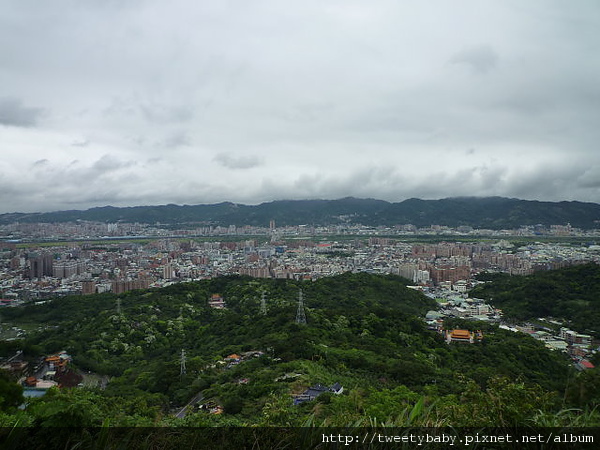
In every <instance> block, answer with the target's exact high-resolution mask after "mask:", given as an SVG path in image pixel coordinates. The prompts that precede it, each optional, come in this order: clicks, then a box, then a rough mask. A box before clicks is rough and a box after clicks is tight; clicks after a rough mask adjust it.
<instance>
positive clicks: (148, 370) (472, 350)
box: [2, 273, 572, 426]
mask: <svg viewBox="0 0 600 450" xmlns="http://www.w3.org/2000/svg"><path fill="white" fill-rule="evenodd" d="M300 289H302V292H303V298H304V302H305V306H306V310H305V311H306V318H307V323H306V324H298V323H296V322H295V317H296V310H297V306H298V304H297V299H298V293H299V290H300ZM263 292H265V293H266V294H265V297H266V299H267V301H266V303H267V314H266V315H262V314H261V311H260V309H261V308H260V298H261V296H262V294H263ZM212 294H220V295H222V296H223V298H224V299H225V302H226V305H227V308H226V309H223V310H219V309H213V308H210V307H209V306H208V299H209V298H210V297H211V296H212ZM117 303H119V306H120V313H118V312H117ZM433 308H435V305H434V302H433V300H431V299H429V298H427V297H425V296H424V295H422V294H421V293H420V292H417V291H415V290H412V289H409V288H407V287H406V280H403V279H402V278H399V277H396V276H381V275H370V274H364V273H360V274H350V273H348V274H344V275H341V276H337V277H332V278H324V279H320V280H318V281H316V282H298V281H291V280H256V279H251V278H247V277H225V278H217V279H212V280H205V281H201V282H195V283H187V284H177V285H173V286H170V287H167V288H164V289H160V290H148V291H132V292H128V293H125V294H121V295H118V296H116V295H108V294H103V295H98V296H92V297H71V298H62V299H56V300H53V301H52V302H50V303H47V304H45V305H39V306H29V307H25V308H14V309H10V310H9V309H7V310H5V311H6V312H5V314H4V315H3V320H4V321H11V322H13V323H24V322H29V325H30V327H29V328H31V325H33V324H42V323H43V324H46V325H49V327H48V328H47V329H45V330H44V331H42V332H40V333H39V334H36V335H33V336H31V337H30V338H29V339H28V340H27V341H26V342H21V343H15V342H13V343H10V345H8V344H6V345H5V346H4V348H3V349H2V351H4V353H5V354H10V353H11V352H14V349H15V347H16V346H19V347H20V348H22V349H23V350H24V351H25V353H26V354H28V355H34V354H36V353H38V354H48V353H53V352H57V351H59V350H67V351H68V352H69V354H71V355H72V356H73V358H74V362H75V365H76V366H77V367H79V368H80V369H82V370H83V371H84V372H86V371H88V370H91V371H92V372H95V373H97V374H100V375H110V376H111V377H112V378H111V380H110V382H109V383H108V385H107V386H106V389H103V390H101V389H92V390H89V389H81V390H75V391H60V392H51V393H49V394H47V395H46V396H44V397H42V398H41V399H39V400H35V401H32V403H31V406H30V407H28V408H27V409H26V410H25V411H24V412H15V413H14V414H11V415H8V416H6V417H4V418H3V419H2V420H3V421H4V422H3V423H4V424H11V423H14V421H15V420H17V418H18V419H19V420H21V421H22V422H21V423H25V424H33V425H43V424H46V425H52V424H54V423H57V422H60V420H63V421H64V420H68V421H71V423H72V424H84V425H89V424H96V425H99V424H102V423H107V424H110V425H124V426H127V425H148V426H151V425H153V424H158V423H160V424H173V425H192V426H202V425H227V424H230V425H296V426H298V425H304V424H307V423H308V424H311V423H312V424H320V425H339V426H346V425H348V424H349V423H354V424H355V423H362V424H365V425H367V424H369V423H370V421H373V420H375V421H376V422H377V423H390V424H402V423H405V422H403V421H405V420H408V419H409V418H411V417H412V419H411V420H414V421H415V422H414V423H415V424H416V423H417V422H416V421H417V419H416V417H419V419H418V421H419V422H418V423H419V424H423V425H428V424H429V425H434V424H444V425H454V426H457V425H494V424H498V423H497V422H494V420H496V419H497V418H498V415H499V414H501V415H503V417H504V418H503V419H502V420H503V424H505V425H508V424H517V423H524V422H523V421H525V420H526V418H530V417H533V416H534V415H536V414H538V413H539V412H540V411H542V412H550V411H553V410H554V408H556V407H557V406H558V407H560V401H561V400H562V399H563V398H564V396H563V394H564V389H565V387H566V385H567V380H568V379H569V364H568V361H566V360H565V358H564V357H563V356H562V355H561V354H558V353H553V352H550V351H548V350H547V349H545V348H544V346H543V345H542V344H541V343H539V342H538V341H535V340H533V339H531V338H530V337H528V336H525V335H520V334H514V333H511V332H508V331H504V330H501V329H498V328H497V327H495V326H492V325H486V326H483V327H482V326H481V324H477V323H469V322H461V321H456V322H455V323H448V326H450V327H458V328H469V329H472V330H475V329H482V330H483V332H484V336H485V338H484V340H483V342H480V343H477V344H473V345H470V344H451V345H448V344H446V343H445V342H444V340H443V339H442V338H441V337H440V336H439V335H438V334H437V333H435V332H433V331H430V330H427V329H426V328H425V322H424V321H423V320H422V317H423V316H424V315H425V313H426V311H427V310H430V309H433ZM182 350H184V351H185V355H186V370H185V373H181V372H182V371H181V361H180V356H181V353H182ZM232 354H236V355H238V356H239V357H240V358H239V359H238V360H237V361H234V359H235V358H233V357H232V358H229V359H227V357H228V356H230V355H232ZM571 378H572V376H571ZM334 383H340V384H341V385H342V386H343V387H344V393H343V394H342V395H335V394H332V393H328V394H323V395H322V396H320V397H318V399H317V400H315V401H309V402H305V403H302V404H300V405H293V403H292V397H293V395H295V394H300V393H302V392H303V391H304V390H306V389H307V388H309V387H310V386H314V385H315V384H322V385H325V386H331V385H333V384H334ZM571 384H572V383H571ZM499 392H513V394H514V398H515V399H517V400H515V401H517V402H518V403H516V404H515V403H514V402H512V401H508V400H507V402H506V404H505V405H504V404H501V405H498V404H496V405H494V400H493V399H494V398H497V397H495V396H497V395H499V394H498V393H499ZM197 394H201V395H202V396H203V400H202V401H203V402H212V403H214V404H218V405H220V406H222V407H223V408H224V413H223V414H221V415H211V414H209V413H207V412H204V411H198V410H192V411H191V412H190V414H188V415H187V416H186V417H185V418H184V419H176V418H174V417H172V416H171V415H170V412H169V411H170V410H171V408H173V407H174V406H179V407H181V406H183V405H185V404H186V403H187V402H188V401H189V400H190V399H192V398H193V397H194V396H195V395H197ZM511 395H512V394H511ZM556 402H558V403H556ZM88 404H93V405H94V406H93V407H91V406H90V407H89V408H88V407H85V405H88ZM61 405H62V406H61ZM80 406H81V408H80ZM492 406H493V408H492ZM542 407H543V409H542V410H540V408H542ZM82 408H83V409H82ZM490 408H491V409H490ZM474 409H476V410H478V411H479V412H478V414H477V416H473V415H472V411H473V410H474ZM416 410H418V411H419V413H418V414H417V413H416V412H415V411H416ZM81 411H87V412H86V413H82V412H81ZM69 414H70V415H69ZM61 415H63V416H64V417H63V418H62V419H61V417H62V416H61Z"/></svg>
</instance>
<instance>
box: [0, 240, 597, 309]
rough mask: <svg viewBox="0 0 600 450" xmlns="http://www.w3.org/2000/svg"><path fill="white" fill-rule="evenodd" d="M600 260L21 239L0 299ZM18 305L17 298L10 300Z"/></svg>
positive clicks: (565, 249)
mask: <svg viewBox="0 0 600 450" xmlns="http://www.w3.org/2000/svg"><path fill="white" fill-rule="evenodd" d="M585 262H600V246H596V245H579V246H574V245H573V246H572V245H564V244H557V243H554V244H552V243H534V244H530V245H526V246H523V247H519V248H515V247H513V246H512V245H511V244H510V243H508V242H507V241H506V240H503V239H499V240H497V241H494V242H493V243H481V242H473V243H456V242H440V243H435V244H415V243H410V242H406V240H403V239H400V238H390V237H377V236H370V237H364V238H361V237H358V236H355V237H353V238H349V239H346V240H341V239H339V240H331V241H325V240H324V239H323V238H314V239H313V238H308V237H305V238H298V239H287V240H284V239H282V238H281V237H280V236H276V235H275V234H272V235H271V236H270V238H264V239H263V240H262V241H259V240H258V238H254V239H238V240H236V241H226V242H224V241H212V240H198V239H189V238H174V237H169V238H157V239H147V240H143V241H134V240H120V241H106V242H102V241H99V242H98V241H96V242H92V241H87V242H86V241H82V242H77V241H74V242H68V243H67V242H65V243H64V244H62V243H53V245H52V246H48V245H47V244H43V243H42V244H34V243H32V244H24V243H21V244H19V245H17V244H16V243H14V242H7V241H2V242H0V299H1V301H0V305H3V304H15V301H16V302H17V303H18V301H27V300H36V301H43V300H44V299H45V298H47V297H52V296H57V295H69V294H84V295H85V294H93V293H102V292H113V293H117V294H119V293H123V292H126V291H129V290H133V289H146V288H150V287H161V286H165V285H169V284H172V283H177V282H185V281H194V280H201V279H208V278H213V277H218V276H223V275H231V274H239V275H249V276H252V277H257V278H284V279H308V280H314V279H317V278H321V277H326V276H332V275H337V274H341V273H344V272H370V273H382V274H397V275H401V276H403V277H405V278H407V279H409V280H411V281H412V282H413V283H415V284H416V285H421V286H429V287H438V288H444V289H446V290H450V291H453V292H459V293H460V292H466V291H467V290H468V289H469V288H470V287H471V285H472V277H473V275H474V274H476V273H478V272H480V271H482V270H491V271H499V272H507V273H511V274H521V275H525V274H530V273H533V272H535V271H538V270H547V269H555V268H560V267H564V266H567V265H572V264H579V263H585ZM11 302H12V303H11Z"/></svg>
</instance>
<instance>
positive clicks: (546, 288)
mask: <svg viewBox="0 0 600 450" xmlns="http://www.w3.org/2000/svg"><path fill="white" fill-rule="evenodd" d="M471 295H472V296H474V297H478V298H484V299H486V300H488V301H489V302H491V303H492V304H493V305H494V306H496V307H498V308H500V309H502V310H503V311H504V313H505V314H506V315H508V316H510V317H514V318H516V319H519V320H530V319H536V318H539V317H553V318H556V319H558V320H564V321H565V322H566V323H567V324H568V325H569V326H570V327H571V328H573V329H575V330H577V331H579V332H581V333H592V334H594V335H595V336H596V337H600V266H598V265H597V264H585V265H578V266H573V267H568V268H564V269H559V270H553V271H546V272H537V273H535V274H533V275H530V276H526V277H511V276H510V275H505V274H503V275H496V276H494V277H493V282H490V283H486V284H483V285H480V286H478V287H477V288H475V289H474V290H473V291H471Z"/></svg>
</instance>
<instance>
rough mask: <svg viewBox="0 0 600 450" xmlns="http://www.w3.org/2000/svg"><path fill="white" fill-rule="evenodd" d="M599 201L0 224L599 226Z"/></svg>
mask: <svg viewBox="0 0 600 450" xmlns="http://www.w3.org/2000/svg"><path fill="white" fill-rule="evenodd" d="M599 217H600V205H599V204H596V203H582V202H539V201H528V200H518V199H510V198H502V197H482V198H479V197H459V198H446V199H441V200H421V199H416V198H413V199H408V200H405V201H402V202H397V203H390V202H386V201H383V200H375V199H357V198H351V197H348V198H342V199H338V200H279V201H273V202H268V203H261V204H260V205H241V204H235V203H230V202H224V203H218V204H211V205H181V206H180V205H172V204H170V205H157V206H135V207H123V208H117V207H112V206H104V207H99V208H91V209H88V210H85V211H77V210H73V211H57V212H50V213H31V214H24V213H11V214H2V215H0V223H5V224H7V223H14V222H21V223H25V222H42V223H43V222H73V221H76V220H88V221H99V222H117V221H125V222H139V223H148V224H154V223H157V222H160V223H163V224H183V223H205V224H213V225H224V226H227V225H237V226H245V225H252V226H261V227H266V226H267V225H268V224H269V221H270V220H275V222H276V224H277V226H286V225H301V224H312V225H330V224H339V223H356V224H358V223H360V224H363V225H372V226H378V225H386V226H393V225H398V224H413V225H416V226H417V227H427V226H430V225H432V224H437V225H445V226H450V227H458V226H463V225H465V226H472V227H476V228H489V229H502V228H518V227H520V226H522V225H537V224H543V225H546V226H548V225H561V224H567V223H571V225H573V226H575V227H579V228H585V229H590V228H597V227H598V223H599V222H598V218H599Z"/></svg>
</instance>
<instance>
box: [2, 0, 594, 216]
mask: <svg viewBox="0 0 600 450" xmlns="http://www.w3.org/2000/svg"><path fill="white" fill-rule="evenodd" d="M5 3H6V4H3V5H2V6H0V50H1V52H2V55H3V64H2V68H1V69H0V83H1V84H0V85H1V86H2V87H3V90H2V94H1V95H0V145H1V146H2V158H1V159H0V212H12V211H25V212H28V211H48V210H58V209H66V208H68V209H75V208H88V207H92V206H102V205H106V204H111V205H115V206H125V205H144V204H158V203H179V204H182V203H188V204H196V203H212V202H220V201H224V200H228V201H234V202H240V203H259V202H262V201H269V200H274V199H283V198H289V199H300V198H339V197H344V196H357V197H375V198H381V199H385V200H390V201H401V200H403V199H406V198H409V197H420V198H442V197H448V196H462V195H501V196H510V197H519V198H525V199H540V200H582V201H592V202H600V181H599V180H600V152H598V151H597V149H596V147H597V145H598V143H599V142H600V139H599V138H600V128H599V127H598V125H597V124H598V123H600V110H599V108H598V107H597V105H598V104H599V103H600V85H599V84H598V82H597V80H598V79H600V60H599V59H598V58H597V57H596V55H597V52H598V42H600V32H599V31H598V30H600V5H598V4H597V2H595V1H593V0H583V1H581V2H578V4H577V7H573V6H572V5H571V6H569V5H566V4H564V2H559V1H558V0H550V1H541V0H527V1H524V2H516V1H507V2H486V1H479V0H460V1H458V2H451V3H449V2H444V1H441V0H433V1H430V2H396V1H392V0H377V1H375V2H370V3H368V4H367V3H365V2H359V1H354V0H350V1H341V0H339V1H338V0H335V1H331V2H321V1H317V0H309V1H306V2H300V3H298V4H293V5H292V4H289V3H285V4H284V3H282V2H278V1H276V0H259V1H256V2H244V1H241V0H231V1H228V2H190V1H184V0H175V1H173V2H168V3H165V2H160V1H158V0H132V1H128V2H96V3H93V2H92V3H90V2H83V3H82V2H72V1H69V0H59V1H57V2H52V5H50V4H49V5H45V4H44V5H39V4H35V5H34V4H33V3H31V2H5Z"/></svg>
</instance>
